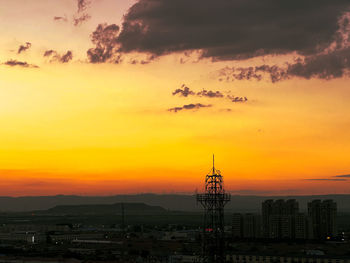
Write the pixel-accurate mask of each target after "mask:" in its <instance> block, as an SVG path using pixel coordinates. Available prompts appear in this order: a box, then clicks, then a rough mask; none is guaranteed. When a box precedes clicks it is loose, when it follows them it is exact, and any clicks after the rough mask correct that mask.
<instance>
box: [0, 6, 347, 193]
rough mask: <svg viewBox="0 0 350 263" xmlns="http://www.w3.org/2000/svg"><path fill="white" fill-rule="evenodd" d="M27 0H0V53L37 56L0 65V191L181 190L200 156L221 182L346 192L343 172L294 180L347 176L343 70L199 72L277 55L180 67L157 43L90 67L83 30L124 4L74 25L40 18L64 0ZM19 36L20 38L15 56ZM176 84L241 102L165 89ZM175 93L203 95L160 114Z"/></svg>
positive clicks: (241, 187)
mask: <svg viewBox="0 0 350 263" xmlns="http://www.w3.org/2000/svg"><path fill="white" fill-rule="evenodd" d="M28 2H29V1H25V0H18V1H7V0H0V23H1V25H2V26H1V28H0V63H3V62H5V61H7V60H9V59H16V60H19V61H28V63H29V62H30V63H32V64H35V65H38V66H39V68H23V67H8V66H5V65H0V92H1V94H0V186H1V189H2V193H1V195H11V196H21V195H53V194H84V195H97V194H98V195H100V194H101V195H109V194H119V193H146V192H156V193H193V192H194V191H195V190H196V189H199V190H200V189H202V187H203V182H204V176H205V174H206V173H207V172H208V171H209V169H210V167H211V156H212V154H213V153H215V155H216V166H217V168H218V169H220V170H221V171H222V174H223V175H224V180H225V187H226V189H227V190H229V191H230V192H232V193H237V194H265V195H266V194H284V195H288V194H327V193H336V194H340V193H350V188H349V186H350V184H349V182H348V181H325V180H313V181H310V180H307V179H334V178H335V177H334V176H337V175H344V174H349V173H350V166H349V165H350V164H349V156H350V133H349V128H350V107H349V103H348V101H349V99H350V91H349V89H348V86H349V79H348V78H347V77H344V78H339V79H334V80H317V79H311V80H306V79H300V78H292V79H290V80H286V81H283V82H278V83H275V84H272V83H271V82H269V81H267V80H262V81H260V82H258V81H256V80H251V81H244V80H243V81H234V82H220V81H218V80H217V79H216V78H214V77H213V74H215V72H216V71H217V70H219V69H221V68H222V67H224V66H234V65H236V66H237V65H242V66H245V65H248V64H249V65H250V64H252V65H257V64H258V63H259V62H260V61H262V59H264V61H265V60H268V61H269V60H270V61H274V60H277V61H278V60H279V57H277V58H276V57H265V58H256V59H252V60H248V61H240V62H237V61H225V62H212V61H211V60H210V59H203V60H200V61H199V62H197V63H186V64H181V63H180V62H179V61H180V58H181V57H183V55H182V54H171V55H167V56H163V57H160V58H158V59H156V60H155V61H153V62H152V63H150V64H147V65H131V64H127V63H125V64H119V65H115V64H110V63H102V64H90V63H87V62H86V50H87V49H88V48H90V47H92V43H91V41H90V39H89V36H90V34H91V32H92V31H93V30H94V29H95V28H96V25H97V24H98V23H101V22H107V23H117V24H120V22H121V21H122V15H123V14H124V13H125V12H126V11H127V9H128V8H129V7H130V6H131V4H132V3H133V2H135V1H117V0H101V1H96V2H94V3H93V5H94V8H93V9H91V17H92V18H91V19H90V20H89V21H87V22H86V23H84V24H82V25H81V26H79V27H74V26H73V25H72V24H71V23H69V22H67V23H64V22H57V21H53V19H52V17H53V16H57V15H66V16H67V17H68V18H71V17H72V16H73V14H74V12H75V8H76V7H75V1H73V0H60V1H58V0H55V1H47V0H35V4H34V3H33V2H31V3H32V4H30V5H29V4H26V3H28ZM58 2H59V4H58ZM28 41H29V42H31V43H32V47H31V48H30V49H29V50H28V51H26V52H23V53H21V54H17V48H18V46H19V45H22V44H23V43H25V42H28ZM48 49H54V50H57V51H58V52H61V53H63V52H65V51H66V50H72V51H73V54H74V58H73V60H72V61H71V62H70V63H66V64H60V63H55V62H54V63H50V61H48V60H47V59H46V58H43V57H42V54H43V52H44V51H45V50H48ZM283 58H284V59H289V60H291V59H292V55H286V56H284V57H283ZM182 84H186V85H187V86H188V87H190V89H191V90H195V91H200V90H203V89H207V90H214V91H220V92H222V93H224V94H234V95H237V96H246V97H248V98H249V101H248V102H247V103H241V104H240V103H236V104H234V103H232V102H230V101H229V100H222V99H219V98H204V97H201V98H182V97H178V96H173V95H172V92H173V91H174V90H175V89H177V88H180V87H181V85H182ZM189 103H202V104H205V105H208V104H211V105H213V106H212V107H208V108H203V109H199V110H191V111H180V112H177V113H174V112H169V111H168V109H169V108H173V107H177V106H182V105H184V104H189ZM227 109H230V111H227Z"/></svg>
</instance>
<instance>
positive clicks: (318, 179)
mask: <svg viewBox="0 0 350 263" xmlns="http://www.w3.org/2000/svg"><path fill="white" fill-rule="evenodd" d="M304 180H305V181H334V182H338V181H347V179H340V178H315V179H304Z"/></svg>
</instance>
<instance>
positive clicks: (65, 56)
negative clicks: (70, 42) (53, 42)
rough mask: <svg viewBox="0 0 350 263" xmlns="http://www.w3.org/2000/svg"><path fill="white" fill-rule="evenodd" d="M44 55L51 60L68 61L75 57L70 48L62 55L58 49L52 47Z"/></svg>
mask: <svg viewBox="0 0 350 263" xmlns="http://www.w3.org/2000/svg"><path fill="white" fill-rule="evenodd" d="M43 56H44V57H49V58H51V60H50V62H60V63H68V62H69V61H71V60H72V59H73V52H72V51H70V50H68V51H67V52H66V53H65V54H63V55H62V56H61V55H60V54H58V52H57V51H55V50H53V49H50V50H46V51H45V52H44V55H43Z"/></svg>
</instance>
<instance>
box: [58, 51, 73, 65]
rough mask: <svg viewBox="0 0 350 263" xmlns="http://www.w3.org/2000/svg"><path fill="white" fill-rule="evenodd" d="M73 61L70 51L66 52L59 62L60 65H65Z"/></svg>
mask: <svg viewBox="0 0 350 263" xmlns="http://www.w3.org/2000/svg"><path fill="white" fill-rule="evenodd" d="M72 59H73V53H72V51H70V50H68V51H67V53H66V54H64V55H63V56H62V57H61V58H60V62H61V63H67V62H69V61H70V60H72Z"/></svg>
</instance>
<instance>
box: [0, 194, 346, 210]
mask: <svg viewBox="0 0 350 263" xmlns="http://www.w3.org/2000/svg"><path fill="white" fill-rule="evenodd" d="M289 198H294V199H296V200H297V201H298V202H299V205H300V208H301V210H306V207H307V202H308V201H310V200H313V199H333V200H334V201H336V202H337V204H338V210H339V211H340V212H350V195H314V196H242V195H241V196H240V195H233V196H232V198H231V202H229V203H228V204H227V206H226V209H227V211H230V212H259V211H260V209H261V202H263V201H264V200H266V199H289ZM116 203H144V204H146V205H149V206H160V207H163V208H165V209H169V210H176V211H199V210H200V209H201V206H200V205H199V204H197V202H196V198H195V196H193V195H175V194H174V195H158V194H138V195H115V196H75V195H57V196H32V197H0V211H3V212H8V211H13V212H19V211H33V210H47V209H50V208H53V207H55V206H67V205H68V206H71V205H101V204H105V205H106V204H110V205H111V204H116Z"/></svg>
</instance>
